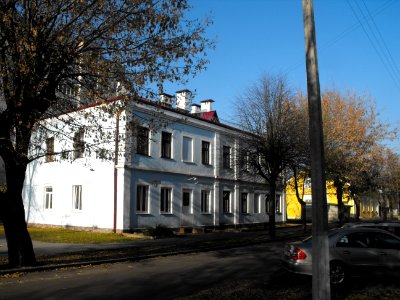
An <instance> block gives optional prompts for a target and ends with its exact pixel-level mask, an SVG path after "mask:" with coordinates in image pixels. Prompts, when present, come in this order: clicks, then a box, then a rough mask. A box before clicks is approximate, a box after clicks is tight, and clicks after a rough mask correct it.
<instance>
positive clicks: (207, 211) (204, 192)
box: [200, 190, 211, 214]
mask: <svg viewBox="0 0 400 300" xmlns="http://www.w3.org/2000/svg"><path fill="white" fill-rule="evenodd" d="M203 195H205V196H206V199H203ZM204 200H205V201H204ZM203 203H206V205H205V208H206V209H204V205H203ZM200 213H202V214H210V213H211V191H210V190H201V193H200Z"/></svg>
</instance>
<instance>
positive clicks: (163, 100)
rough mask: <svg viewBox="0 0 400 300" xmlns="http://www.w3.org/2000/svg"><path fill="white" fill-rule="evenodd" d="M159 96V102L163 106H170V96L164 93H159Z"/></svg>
mask: <svg viewBox="0 0 400 300" xmlns="http://www.w3.org/2000/svg"><path fill="white" fill-rule="evenodd" d="M159 96H160V103H161V104H162V105H165V106H170V107H171V106H172V98H173V97H172V96H171V95H168V94H166V93H161V94H159Z"/></svg>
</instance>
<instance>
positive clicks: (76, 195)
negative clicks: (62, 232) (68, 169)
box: [72, 185, 83, 211]
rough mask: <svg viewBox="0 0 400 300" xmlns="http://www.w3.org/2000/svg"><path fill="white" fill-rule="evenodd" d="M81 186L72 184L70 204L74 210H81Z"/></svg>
mask: <svg viewBox="0 0 400 300" xmlns="http://www.w3.org/2000/svg"><path fill="white" fill-rule="evenodd" d="M82 192H83V188H82V185H73V186H72V205H73V210H74V211H82V208H83V193H82Z"/></svg>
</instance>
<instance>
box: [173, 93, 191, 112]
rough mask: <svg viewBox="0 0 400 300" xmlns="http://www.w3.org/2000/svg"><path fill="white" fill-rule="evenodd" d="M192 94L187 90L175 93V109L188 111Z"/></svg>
mask: <svg viewBox="0 0 400 300" xmlns="http://www.w3.org/2000/svg"><path fill="white" fill-rule="evenodd" d="M191 97H192V92H191V91H189V90H181V91H177V92H176V108H178V109H182V110H189V105H190V102H191Z"/></svg>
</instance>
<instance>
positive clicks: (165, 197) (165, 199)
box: [160, 187, 171, 213]
mask: <svg viewBox="0 0 400 300" xmlns="http://www.w3.org/2000/svg"><path fill="white" fill-rule="evenodd" d="M160 211H161V212H162V213H170V212H171V189H170V188H166V187H163V188H161V196H160Z"/></svg>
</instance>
